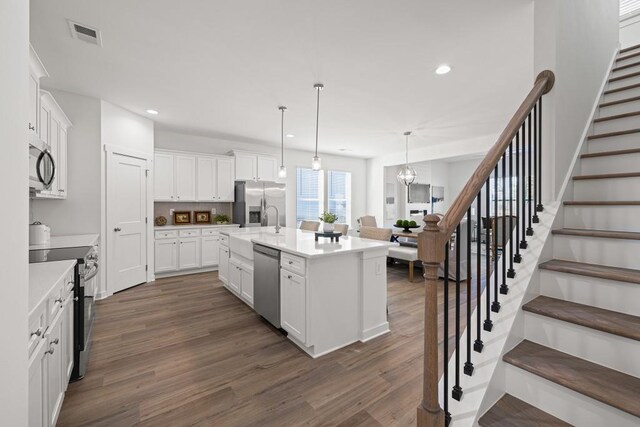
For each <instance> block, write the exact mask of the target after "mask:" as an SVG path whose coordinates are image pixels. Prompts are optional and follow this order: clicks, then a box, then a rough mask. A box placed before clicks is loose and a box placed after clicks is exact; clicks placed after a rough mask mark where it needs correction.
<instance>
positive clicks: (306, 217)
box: [296, 168, 324, 225]
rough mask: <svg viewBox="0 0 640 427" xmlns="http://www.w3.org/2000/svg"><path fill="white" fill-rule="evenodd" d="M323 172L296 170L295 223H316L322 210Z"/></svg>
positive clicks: (304, 169)
mask: <svg viewBox="0 0 640 427" xmlns="http://www.w3.org/2000/svg"><path fill="white" fill-rule="evenodd" d="M322 176H323V172H322V171H314V170H312V169H306V168H298V169H297V171H296V222H297V225H300V222H301V221H318V217H319V216H320V215H321V214H322V210H323V208H324V197H323V196H324V188H323V180H322Z"/></svg>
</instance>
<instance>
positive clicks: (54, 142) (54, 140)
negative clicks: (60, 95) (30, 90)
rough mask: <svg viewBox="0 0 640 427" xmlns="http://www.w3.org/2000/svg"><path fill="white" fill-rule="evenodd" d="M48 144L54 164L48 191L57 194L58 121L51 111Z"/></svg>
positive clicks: (58, 160) (58, 159) (58, 162)
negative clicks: (51, 181) (54, 167)
mask: <svg viewBox="0 0 640 427" xmlns="http://www.w3.org/2000/svg"><path fill="white" fill-rule="evenodd" d="M49 144H50V145H51V157H53V159H54V161H55V165H56V169H55V172H54V175H53V183H51V188H50V189H49V193H50V194H51V195H54V196H57V195H58V184H59V181H58V179H59V177H60V175H59V173H60V167H59V164H60V121H59V120H58V118H57V117H56V116H55V114H53V113H51V115H50V118H49Z"/></svg>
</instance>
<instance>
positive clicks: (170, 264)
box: [154, 239, 178, 273]
mask: <svg viewBox="0 0 640 427" xmlns="http://www.w3.org/2000/svg"><path fill="white" fill-rule="evenodd" d="M176 246H177V240H176V239H162V240H156V242H155V267H154V268H155V272H156V273H164V272H165V271H176V270H177V269H178V249H177V248H176Z"/></svg>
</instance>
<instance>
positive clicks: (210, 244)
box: [200, 236, 220, 267]
mask: <svg viewBox="0 0 640 427" xmlns="http://www.w3.org/2000/svg"><path fill="white" fill-rule="evenodd" d="M219 241H220V236H207V237H201V238H200V244H201V246H200V256H201V257H202V266H203V267H211V266H213V265H218V257H219V255H220V254H219V253H218V252H219V251H218V247H219Z"/></svg>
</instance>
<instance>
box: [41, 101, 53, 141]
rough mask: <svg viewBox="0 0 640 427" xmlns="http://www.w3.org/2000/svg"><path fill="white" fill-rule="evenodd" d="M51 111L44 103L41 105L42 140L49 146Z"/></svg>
mask: <svg viewBox="0 0 640 427" xmlns="http://www.w3.org/2000/svg"><path fill="white" fill-rule="evenodd" d="M50 117H51V109H50V108H49V107H48V106H47V105H45V103H44V102H42V103H41V104H40V139H42V140H43V141H44V142H45V143H46V144H49V118H50Z"/></svg>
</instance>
